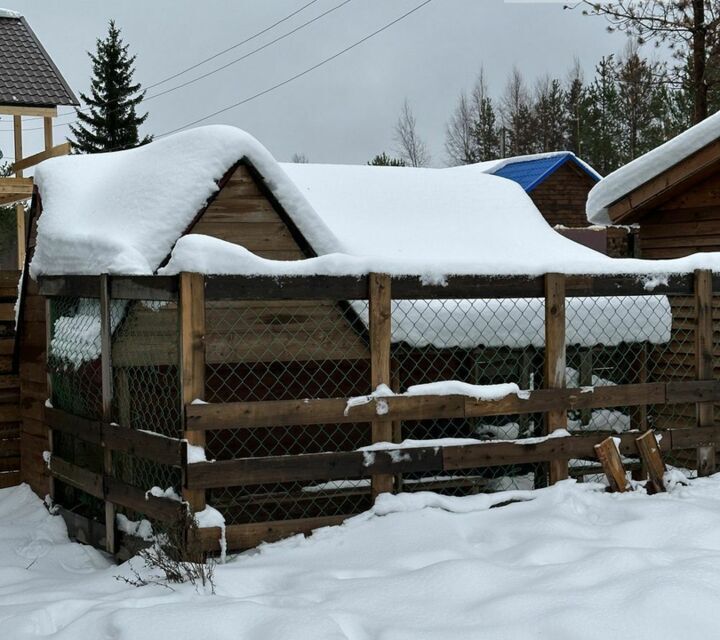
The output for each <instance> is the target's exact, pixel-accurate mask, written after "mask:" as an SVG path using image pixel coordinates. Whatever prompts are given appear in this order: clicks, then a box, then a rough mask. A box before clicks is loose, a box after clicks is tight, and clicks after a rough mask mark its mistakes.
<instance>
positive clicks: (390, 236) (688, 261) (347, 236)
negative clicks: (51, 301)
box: [30, 125, 720, 279]
mask: <svg viewBox="0 0 720 640" xmlns="http://www.w3.org/2000/svg"><path fill="white" fill-rule="evenodd" d="M241 160H245V161H247V162H250V163H251V164H252V165H254V166H255V168H256V169H257V170H258V172H259V173H260V175H261V176H263V178H264V180H265V182H266V185H267V186H268V188H269V189H270V190H271V192H272V193H273V195H274V196H275V197H276V199H277V200H278V201H279V203H280V204H281V206H282V207H283V208H284V209H285V211H286V212H287V214H288V215H289V216H290V217H291V218H292V220H293V222H294V223H295V225H296V226H297V227H298V229H299V230H300V232H301V233H302V234H303V235H304V237H305V239H306V240H307V241H308V243H309V244H310V246H312V247H313V249H314V250H315V252H316V253H317V254H318V255H319V256H320V257H319V258H312V259H308V260H300V261H271V260H263V259H262V258H260V257H258V256H255V255H254V254H251V253H249V252H248V251H247V250H245V249H244V248H243V247H241V246H239V245H234V244H231V243H225V242H223V241H221V240H215V239H211V238H204V239H203V238H198V237H197V236H184V237H181V236H183V233H184V232H185V231H186V230H187V229H188V227H189V226H190V225H191V224H192V222H193V220H194V219H195V217H196V215H197V214H198V212H200V211H201V210H202V208H203V206H204V205H205V203H206V202H207V200H208V198H210V197H211V196H212V195H213V194H214V193H216V192H217V190H218V187H217V181H218V180H220V179H221V178H222V177H223V176H224V175H225V174H226V173H227V172H228V170H229V169H231V168H232V167H233V166H234V165H235V164H237V163H238V162H239V161H241ZM35 181H36V184H37V186H38V189H39V193H40V196H41V198H42V205H43V214H42V216H41V217H40V220H39V224H38V238H37V247H36V251H35V255H34V257H33V260H32V264H31V266H30V274H31V276H33V277H37V276H38V275H48V274H99V273H115V274H151V273H154V272H155V271H156V270H157V269H158V267H160V265H161V263H162V262H163V260H164V259H165V257H166V256H167V255H168V254H169V253H170V252H171V251H172V252H173V255H172V259H171V260H170V262H169V264H168V265H167V266H166V268H165V269H164V272H166V273H173V272H177V271H179V270H201V271H205V272H207V273H247V274H261V273H274V274H277V273H286V274H312V273H334V274H340V273H347V274H358V273H367V272H368V271H371V270H374V271H382V272H387V273H390V274H411V275H421V276H425V277H429V278H432V279H437V278H442V277H443V276H444V275H449V274H485V275H495V274H507V275H520V274H522V275H539V274H542V273H545V272H561V273H583V274H596V273H640V274H646V273H669V272H673V273H684V272H689V271H692V270H693V269H695V268H699V267H701V266H703V267H706V268H708V267H712V266H716V267H717V268H718V269H719V270H720V255H719V254H703V255H702V256H691V257H689V258H684V259H679V260H665V261H640V260H618V259H613V258H609V257H607V256H604V255H602V254H600V253H598V252H596V251H593V250H592V249H589V248H587V247H583V246H581V245H579V244H577V243H575V242H573V241H571V240H569V239H567V238H565V237H563V236H561V235H560V234H558V233H557V232H555V231H554V230H553V229H552V228H551V227H550V226H549V225H548V224H547V223H546V222H545V220H544V219H543V218H542V216H541V214H540V212H539V211H538V210H537V208H536V207H535V205H534V204H533V202H532V201H531V199H530V197H529V196H528V195H527V194H526V193H525V192H524V190H523V189H522V188H521V187H520V186H519V185H517V184H516V183H514V182H512V181H510V180H506V179H504V178H500V177H497V176H494V175H485V174H484V173H483V172H478V171H477V170H473V169H472V167H468V168H465V167H463V168H448V169H414V168H407V167H402V168H400V167H371V166H367V165H320V164H283V165H280V164H279V163H277V162H276V161H275V160H274V158H273V157H272V156H271V155H270V153H269V152H268V151H267V150H266V149H265V147H263V146H262V145H261V144H260V143H259V142H258V141H257V140H255V138H253V137H252V136H251V135H249V134H247V133H245V132H244V131H241V130H239V129H236V128H234V127H227V126H221V125H213V126H209V127H201V128H198V129H193V130H190V131H186V132H182V133H178V134H176V135H174V136H169V137H167V138H164V139H161V140H158V141H156V142H153V143H151V144H149V145H145V146H143V147H139V148H136V149H131V150H127V151H119V152H114V153H107V154H96V155H87V156H82V155H73V156H65V157H60V158H54V159H51V160H48V161H46V162H44V163H42V164H41V165H39V166H38V167H37V169H36V173H35Z"/></svg>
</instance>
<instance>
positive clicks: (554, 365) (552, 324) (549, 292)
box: [545, 273, 568, 484]
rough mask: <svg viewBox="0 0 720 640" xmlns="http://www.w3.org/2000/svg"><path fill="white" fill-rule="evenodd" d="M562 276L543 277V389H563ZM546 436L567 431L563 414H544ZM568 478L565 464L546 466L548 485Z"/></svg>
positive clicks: (565, 416) (553, 463)
mask: <svg viewBox="0 0 720 640" xmlns="http://www.w3.org/2000/svg"><path fill="white" fill-rule="evenodd" d="M565 361H566V357H565V276H564V275H563V274H561V273H547V274H545V388H546V389H562V388H564V387H565V364H566V362H565ZM545 420H546V428H547V433H552V432H553V431H556V430H557V429H567V413H566V412H565V410H561V411H557V410H556V411H548V412H547V414H546V416H545ZM567 477H568V463H567V460H552V461H551V462H550V484H554V483H555V482H557V481H558V480H564V479H565V478H567Z"/></svg>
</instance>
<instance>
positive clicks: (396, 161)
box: [368, 151, 406, 167]
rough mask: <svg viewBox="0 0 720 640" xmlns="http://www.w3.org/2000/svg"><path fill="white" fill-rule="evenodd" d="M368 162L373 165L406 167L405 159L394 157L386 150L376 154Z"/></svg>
mask: <svg viewBox="0 0 720 640" xmlns="http://www.w3.org/2000/svg"><path fill="white" fill-rule="evenodd" d="M368 164H369V165H370V166H372V167H404V166H406V165H405V161H404V160H403V159H402V158H393V157H392V156H389V155H388V154H387V153H385V152H384V151H383V152H382V153H379V154H378V155H376V156H375V157H374V158H373V159H372V160H370V162H368Z"/></svg>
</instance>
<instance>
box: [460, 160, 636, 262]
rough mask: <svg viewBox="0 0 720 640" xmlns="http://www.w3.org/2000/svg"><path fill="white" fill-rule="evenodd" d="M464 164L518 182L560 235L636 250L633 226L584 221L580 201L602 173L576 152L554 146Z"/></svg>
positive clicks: (608, 248) (628, 252) (622, 254)
mask: <svg viewBox="0 0 720 640" xmlns="http://www.w3.org/2000/svg"><path fill="white" fill-rule="evenodd" d="M468 168H469V170H473V168H474V169H476V170H480V171H483V172H485V173H490V174H492V175H496V176H499V177H502V178H507V179H508V180H512V181H514V182H517V183H518V184H519V185H520V186H521V187H522V188H523V189H524V190H525V192H526V193H527V194H528V195H529V196H530V198H531V199H532V201H533V202H534V203H535V206H536V207H537V208H538V210H539V211H540V213H541V214H542V216H543V217H544V218H545V220H547V222H548V224H549V225H550V226H552V227H553V228H554V229H555V230H556V231H558V233H560V234H562V235H564V236H565V237H567V238H570V239H571V240H573V241H575V242H579V243H580V244H582V245H584V246H587V247H590V248H591V249H595V250H596V251H600V252H601V253H604V254H606V255H609V256H611V257H613V258H630V257H633V256H634V255H635V234H636V229H635V228H633V227H630V226H628V225H620V226H618V225H601V226H599V225H593V224H592V223H590V222H588V219H587V216H586V213H585V204H586V202H587V198H588V194H589V193H590V190H591V189H592V188H593V187H594V186H595V185H596V184H597V183H598V181H599V180H600V179H601V176H600V174H598V173H597V171H595V170H594V169H593V168H592V167H591V166H590V165H588V164H587V163H586V162H583V161H582V160H581V159H580V158H578V157H577V156H576V155H575V154H573V153H571V152H569V151H558V152H553V153H541V154H534V155H528V156H517V157H511V158H504V159H502V160H490V161H487V162H481V163H478V164H476V165H469V167H468ZM459 170H464V168H460V169H459Z"/></svg>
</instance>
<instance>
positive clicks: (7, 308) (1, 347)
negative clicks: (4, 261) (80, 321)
mask: <svg viewBox="0 0 720 640" xmlns="http://www.w3.org/2000/svg"><path fill="white" fill-rule="evenodd" d="M19 276H20V274H19V272H18V271H16V270H15V271H0V489H3V488H5V487H11V486H13V485H16V484H19V483H20V386H19V381H18V377H17V376H16V375H15V374H14V372H13V352H14V348H15V300H16V299H17V285H18V278H19Z"/></svg>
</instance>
